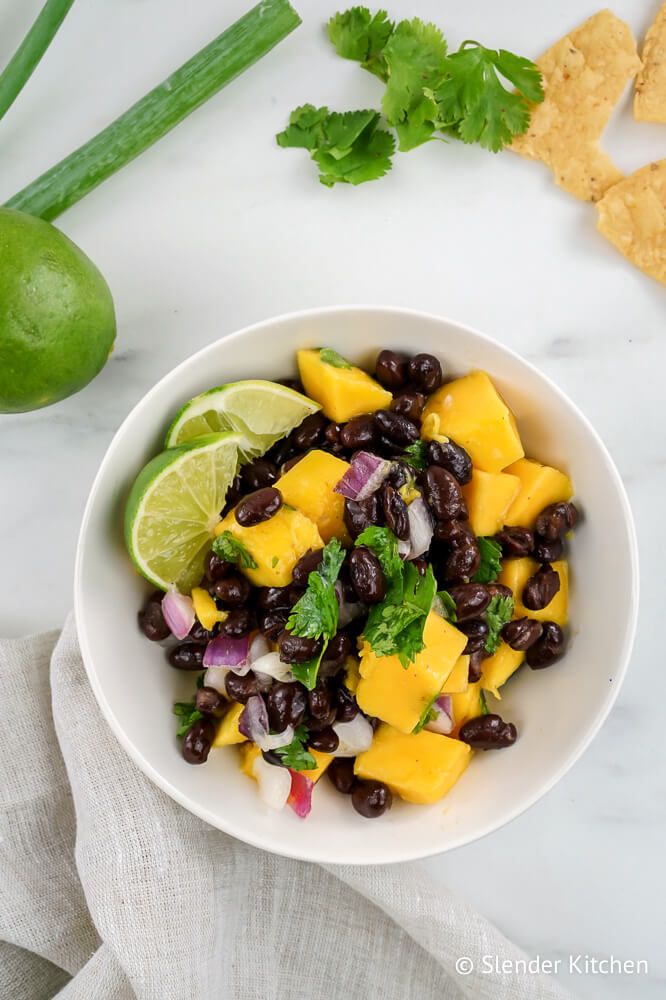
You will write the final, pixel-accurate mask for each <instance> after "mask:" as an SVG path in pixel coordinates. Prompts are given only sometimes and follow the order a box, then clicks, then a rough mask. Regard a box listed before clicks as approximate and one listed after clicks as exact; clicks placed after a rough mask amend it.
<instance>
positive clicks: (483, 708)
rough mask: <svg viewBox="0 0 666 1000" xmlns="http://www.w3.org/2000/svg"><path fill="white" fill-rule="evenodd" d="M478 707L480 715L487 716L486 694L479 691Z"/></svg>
mask: <svg viewBox="0 0 666 1000" xmlns="http://www.w3.org/2000/svg"><path fill="white" fill-rule="evenodd" d="M479 707H480V709H481V715H489V714H490V709H489V708H488V700H487V698H486V692H485V691H481V692H480V694H479Z"/></svg>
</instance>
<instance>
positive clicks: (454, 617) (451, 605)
mask: <svg viewBox="0 0 666 1000" xmlns="http://www.w3.org/2000/svg"><path fill="white" fill-rule="evenodd" d="M437 596H438V597H439V599H440V601H441V602H442V606H443V611H444V617H445V618H446V620H447V621H450V622H451V623H455V622H457V621H458V612H457V611H456V602H455V601H454V600H453V598H452V597H451V595H450V594H449V592H448V590H439V591H438V592H437Z"/></svg>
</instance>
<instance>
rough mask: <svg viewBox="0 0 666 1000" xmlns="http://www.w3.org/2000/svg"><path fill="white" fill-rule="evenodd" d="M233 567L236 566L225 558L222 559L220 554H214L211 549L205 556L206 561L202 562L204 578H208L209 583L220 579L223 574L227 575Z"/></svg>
mask: <svg viewBox="0 0 666 1000" xmlns="http://www.w3.org/2000/svg"><path fill="white" fill-rule="evenodd" d="M235 568H236V567H235V566H234V564H233V563H230V562H227V561H226V559H222V558H221V557H220V556H218V555H216V553H215V552H213V550H212V549H211V550H210V552H209V553H208V555H207V556H206V561H205V563H204V569H205V573H206V579H207V580H210V582H211V583H215V582H216V581H217V580H221V579H222V577H223V576H227V575H228V574H229V573H231V572H232V571H233V570H234V569H235Z"/></svg>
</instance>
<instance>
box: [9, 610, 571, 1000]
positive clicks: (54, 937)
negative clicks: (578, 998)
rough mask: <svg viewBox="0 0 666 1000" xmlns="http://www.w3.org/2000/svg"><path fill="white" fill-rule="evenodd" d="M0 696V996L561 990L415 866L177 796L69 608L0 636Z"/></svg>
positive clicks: (501, 995)
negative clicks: (234, 818) (369, 860)
mask: <svg viewBox="0 0 666 1000" xmlns="http://www.w3.org/2000/svg"><path fill="white" fill-rule="evenodd" d="M0 703H1V704H2V706H3V710H4V716H5V720H6V725H5V727H4V729H3V731H2V734H1V735H0V750H1V752H0V997H5V996H6V997H11V998H12V1000H23V998H25V1000H41V998H44V1000H47V998H51V997H55V996H57V997H59V998H61V1000H200V998H202V997H204V996H205V997H207V998H210V1000H218V998H220V1000H222V998H224V1000H342V998H345V1000H348V998H352V1000H356V998H357V997H362V996H366V995H367V996H377V997H379V996H381V997H382V1000H405V998H410V997H418V998H419V1000H436V998H437V1000H466V998H474V1000H486V998H487V1000H491V998H492V1000H565V997H566V995H565V993H564V991H563V990H562V989H561V988H560V987H559V985H558V984H557V983H556V981H554V980H551V979H546V978H539V977H532V976H524V975H522V976H521V975H520V974H516V975H512V974H508V975H502V976H498V975H496V974H494V973H484V972H483V971H481V969H480V959H481V956H482V955H499V956H500V957H501V958H508V959H517V958H523V957H525V956H524V955H523V953H522V952H521V951H520V950H519V949H517V948H516V947H515V946H514V945H513V944H511V943H510V942H509V941H507V940H506V938H504V937H503V936H502V935H501V933H500V932H499V931H498V930H497V929H496V928H495V927H494V926H493V925H492V924H490V923H489V922H488V921H486V920H485V919H484V918H483V917H482V916H480V915H479V914H477V913H476V912H475V911H473V910H472V909H471V908H470V907H469V906H467V905H466V904H465V903H464V902H462V901H460V900H459V899H457V898H456V897H454V896H453V895H452V894H450V893H448V892H447V891H446V890H445V889H444V888H443V887H441V886H439V885H433V883H432V881H431V880H429V879H428V877H427V876H426V874H425V873H424V872H423V871H422V870H421V869H420V868H419V867H418V866H417V865H394V866H376V867H368V868H363V867H355V866H320V865H315V864H310V863H306V862H299V861H291V860H286V859H284V858H280V857H276V856H274V855H271V854H267V853H265V852H263V851H259V850H257V849H255V848H252V847H248V846H246V845H245V844H242V843H241V842H240V841H237V840H234V839H233V838H231V837H229V836H227V835H226V834H224V833H221V832H220V831H218V830H215V829H213V828H211V827H209V826H208V825H207V824H206V823H204V822H203V821H202V820H200V819H198V818H197V817H195V816H193V815H191V814H190V813H188V812H187V811H186V810H184V809H182V808H181V807H180V806H178V805H177V804H176V803H175V802H173V801H172V800H171V799H170V798H168V797H167V796H166V795H165V794H164V793H163V792H161V791H160V790H159V789H158V788H156V787H155V786H153V785H152V784H151V783H150V782H149V781H148V779H147V778H145V777H144V776H143V774H141V772H139V771H138V770H137V769H136V767H135V766H134V764H133V763H132V762H131V761H130V760H129V758H128V757H127V755H126V754H125V752H124V751H123V750H122V748H121V747H120V745H119V744H118V743H117V741H116V739H115V737H114V736H113V734H112V733H111V731H110V729H109V728H108V726H107V725H106V723H105V722H104V720H103V719H102V717H101V715H100V712H99V709H98V707H97V705H96V703H95V700H94V697H93V694H92V691H91V689H90V686H89V684H88V681H87V677H86V673H85V669H84V667H83V663H82V660H81V654H80V652H79V648H78V643H77V639H76V630H75V625H74V619H73V616H71V617H70V618H69V620H68V622H67V624H66V625H65V628H64V630H63V632H62V634H61V635H60V637H58V635H57V633H54V632H51V633H46V634H44V635H37V636H33V637H29V638H27V639H21V640H7V641H3V642H0ZM369 835H371V830H370V831H369ZM461 956H466V957H469V958H470V959H471V960H472V962H473V964H474V965H475V967H476V969H477V970H478V971H476V972H472V973H471V974H469V975H460V974H458V973H457V972H456V960H457V959H458V958H460V957H461Z"/></svg>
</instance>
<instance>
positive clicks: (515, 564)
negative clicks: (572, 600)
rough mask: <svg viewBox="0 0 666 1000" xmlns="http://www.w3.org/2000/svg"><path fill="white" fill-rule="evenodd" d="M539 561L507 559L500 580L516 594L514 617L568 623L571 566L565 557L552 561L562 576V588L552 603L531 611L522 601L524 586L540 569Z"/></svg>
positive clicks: (559, 623)
mask: <svg viewBox="0 0 666 1000" xmlns="http://www.w3.org/2000/svg"><path fill="white" fill-rule="evenodd" d="M539 565H540V564H539V563H538V562H535V561H534V559H506V560H505V562H504V564H503V566H502V572H501V573H500V577H499V582H500V583H503V584H504V585H505V586H506V587H510V588H511V590H512V591H513V594H514V599H515V605H514V609H513V617H514V618H523V617H525V616H526V617H528V618H536V619H537V621H540V622H546V621H548V622H556V623H557V624H558V625H562V626H564V625H566V623H567V614H568V607H569V567H568V565H567V562H566V560H565V559H560V560H559V561H558V562H554V563H552V567H553V569H554V570H555V571H556V572H557V573H558V575H559V577H560V589H559V590H558V592H557V593H556V594H555V597H554V598H553V599H552V601H551V602H550V604H548V605H546V607H545V608H543V609H542V610H541V611H530V610H529V608H526V607H525V605H524V604H523V602H522V595H523V587H524V586H525V584H526V583H527V581H528V580H529V578H530V577H531V576H532V575H533V574H534V573H536V571H537V570H538V569H539Z"/></svg>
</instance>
